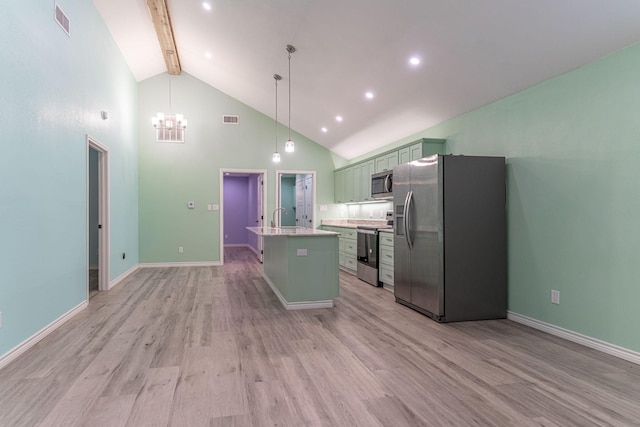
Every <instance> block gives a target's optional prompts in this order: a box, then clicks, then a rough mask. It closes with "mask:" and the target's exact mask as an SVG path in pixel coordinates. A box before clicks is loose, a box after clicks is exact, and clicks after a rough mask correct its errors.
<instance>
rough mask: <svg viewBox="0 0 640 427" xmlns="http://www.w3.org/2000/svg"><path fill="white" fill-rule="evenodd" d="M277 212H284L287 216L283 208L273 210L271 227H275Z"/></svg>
mask: <svg viewBox="0 0 640 427" xmlns="http://www.w3.org/2000/svg"><path fill="white" fill-rule="evenodd" d="M278 211H284V213H285V215H286V214H287V210H286V209H285V208H275V209H274V211H273V215H272V218H271V227H275V226H276V212H278Z"/></svg>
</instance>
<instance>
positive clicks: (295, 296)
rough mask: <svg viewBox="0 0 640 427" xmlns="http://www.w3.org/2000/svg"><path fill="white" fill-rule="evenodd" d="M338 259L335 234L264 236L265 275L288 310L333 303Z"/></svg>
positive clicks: (335, 291)
mask: <svg viewBox="0 0 640 427" xmlns="http://www.w3.org/2000/svg"><path fill="white" fill-rule="evenodd" d="M338 260H339V255H338V239H337V238H336V236H335V235H329V236H310V237H305V236H299V237H294V236H264V264H263V275H264V278H265V279H266V280H267V283H269V286H271V288H272V289H273V291H274V292H275V293H276V295H277V296H278V299H279V300H280V302H281V303H282V304H283V305H284V306H285V308H286V309H287V310H298V309H304V308H323V307H333V298H336V297H338V295H339V279H338Z"/></svg>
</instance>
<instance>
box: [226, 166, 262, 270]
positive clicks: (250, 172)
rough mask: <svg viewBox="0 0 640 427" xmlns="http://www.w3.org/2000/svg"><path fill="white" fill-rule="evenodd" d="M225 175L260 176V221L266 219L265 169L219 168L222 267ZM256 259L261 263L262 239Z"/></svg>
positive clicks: (260, 239)
mask: <svg viewBox="0 0 640 427" xmlns="http://www.w3.org/2000/svg"><path fill="white" fill-rule="evenodd" d="M225 173H242V174H245V173H246V174H248V175H261V176H262V193H261V196H262V221H263V224H260V225H261V226H262V225H264V221H265V219H266V218H267V170H266V169H230V168H220V230H219V239H220V265H224V175H225ZM258 250H259V254H258V258H259V259H260V262H262V237H258Z"/></svg>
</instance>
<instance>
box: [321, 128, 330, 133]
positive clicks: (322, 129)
mask: <svg viewBox="0 0 640 427" xmlns="http://www.w3.org/2000/svg"><path fill="white" fill-rule="evenodd" d="M320 130H321V131H322V132H324V133H327V132H329V129H327V128H325V127H323V128H321V129H320Z"/></svg>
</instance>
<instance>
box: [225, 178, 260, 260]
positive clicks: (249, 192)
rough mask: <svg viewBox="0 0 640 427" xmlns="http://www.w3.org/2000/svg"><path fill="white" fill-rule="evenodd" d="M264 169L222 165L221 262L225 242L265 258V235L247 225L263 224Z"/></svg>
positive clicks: (257, 225) (227, 244) (228, 245)
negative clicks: (263, 251) (249, 229)
mask: <svg viewBox="0 0 640 427" xmlns="http://www.w3.org/2000/svg"><path fill="white" fill-rule="evenodd" d="M265 174H266V171H264V170H255V169H220V200H221V206H220V262H221V264H224V248H225V246H227V247H230V246H244V247H247V248H249V249H251V250H252V251H253V252H254V253H255V254H256V257H257V258H258V260H259V261H260V262H262V238H259V237H258V236H257V235H256V234H254V233H251V232H250V231H248V230H247V228H246V227H262V226H263V225H264V219H265V216H266V203H265V201H266V191H267V189H266V183H265Z"/></svg>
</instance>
